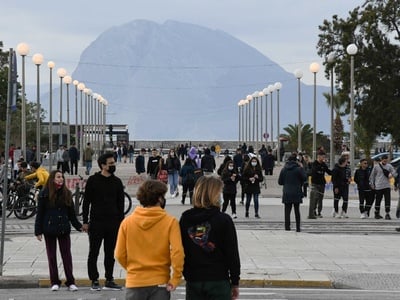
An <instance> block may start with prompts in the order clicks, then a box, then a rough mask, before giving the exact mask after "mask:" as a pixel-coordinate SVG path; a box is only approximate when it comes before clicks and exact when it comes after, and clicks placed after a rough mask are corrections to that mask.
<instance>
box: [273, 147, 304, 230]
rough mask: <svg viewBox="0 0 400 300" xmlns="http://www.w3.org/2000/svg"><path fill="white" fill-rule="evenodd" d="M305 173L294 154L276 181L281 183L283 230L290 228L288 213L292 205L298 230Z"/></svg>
mask: <svg viewBox="0 0 400 300" xmlns="http://www.w3.org/2000/svg"><path fill="white" fill-rule="evenodd" d="M305 180H306V173H305V172H304V168H303V167H302V165H301V163H299V162H298V161H297V158H296V155H292V156H290V157H289V160H288V162H287V163H286V164H285V166H284V167H283V169H282V170H281V173H280V174H279V179H278V183H279V185H283V195H282V203H283V204H284V205H285V230H290V213H291V211H292V207H294V215H295V218H296V231H297V232H300V203H303V190H302V188H303V183H304V181H305Z"/></svg>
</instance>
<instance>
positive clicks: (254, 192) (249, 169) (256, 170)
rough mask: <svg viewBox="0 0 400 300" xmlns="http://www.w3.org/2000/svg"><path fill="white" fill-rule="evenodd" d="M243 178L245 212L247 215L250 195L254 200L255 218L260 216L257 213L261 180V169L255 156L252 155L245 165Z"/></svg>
mask: <svg viewBox="0 0 400 300" xmlns="http://www.w3.org/2000/svg"><path fill="white" fill-rule="evenodd" d="M242 178H243V180H244V181H245V182H246V214H245V217H246V218H248V217H249V208H250V202H251V197H253V200H254V212H255V215H254V216H255V217H256V218H257V219H259V218H260V215H259V214H258V197H259V195H260V182H262V181H263V179H264V178H263V175H262V169H261V165H260V162H259V161H258V159H257V157H252V158H251V159H250V162H249V163H248V164H247V165H246V167H245V169H244V170H243V174H242Z"/></svg>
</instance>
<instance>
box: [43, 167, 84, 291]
mask: <svg viewBox="0 0 400 300" xmlns="http://www.w3.org/2000/svg"><path fill="white" fill-rule="evenodd" d="M71 224H72V226H74V228H75V229H76V230H78V231H81V230H82V224H81V223H80V222H79V221H78V219H77V218H76V215H75V210H74V204H73V201H72V194H71V191H70V190H69V189H68V188H67V187H66V186H65V179H64V175H63V173H62V172H61V171H60V170H55V171H52V172H51V173H50V176H49V180H48V181H47V183H46V185H45V187H44V188H43V189H42V191H41V192H40V194H39V202H38V207H37V214H36V219H35V236H36V238H37V240H38V241H42V238H43V236H44V241H45V244H46V253H47V260H48V264H49V272H50V282H51V290H52V291H58V290H59V289H60V285H61V280H60V278H59V273H58V267H57V241H58V246H59V249H60V254H61V258H62V261H63V266H64V272H65V277H66V281H65V285H66V286H67V287H68V290H70V291H73V292H74V291H77V290H78V288H77V286H76V285H75V279H74V276H73V267H72V255H71V237H70V233H71Z"/></svg>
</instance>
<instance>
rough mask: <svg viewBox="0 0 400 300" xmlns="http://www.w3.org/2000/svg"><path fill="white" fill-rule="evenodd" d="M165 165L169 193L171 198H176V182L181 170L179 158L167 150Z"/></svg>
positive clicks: (173, 151) (171, 150) (177, 192)
mask: <svg viewBox="0 0 400 300" xmlns="http://www.w3.org/2000/svg"><path fill="white" fill-rule="evenodd" d="M166 164H167V171H168V183H169V193H170V194H171V196H172V197H178V195H179V189H178V183H179V182H178V180H179V171H180V170H181V162H180V161H179V157H178V156H177V155H176V153H175V150H174V149H170V150H169V153H168V157H167V161H166Z"/></svg>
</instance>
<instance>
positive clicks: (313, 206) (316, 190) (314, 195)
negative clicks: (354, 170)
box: [308, 151, 332, 219]
mask: <svg viewBox="0 0 400 300" xmlns="http://www.w3.org/2000/svg"><path fill="white" fill-rule="evenodd" d="M325 173H327V174H328V175H332V171H331V170H330V169H329V168H328V166H327V164H326V163H325V152H323V151H318V152H317V159H316V160H315V161H314V162H313V163H312V164H311V192H310V206H309V210H308V219H316V218H317V217H320V218H322V214H321V212H322V201H323V199H324V193H325V184H326V180H325ZM316 210H317V212H316Z"/></svg>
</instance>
